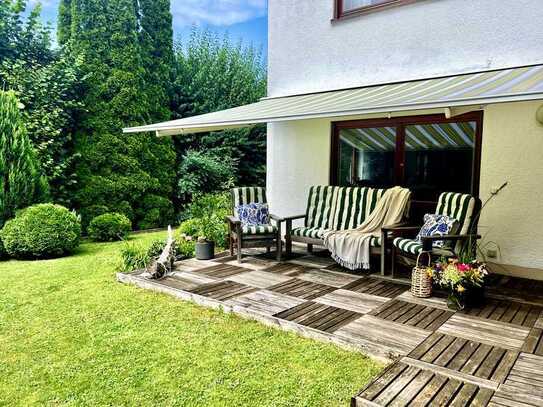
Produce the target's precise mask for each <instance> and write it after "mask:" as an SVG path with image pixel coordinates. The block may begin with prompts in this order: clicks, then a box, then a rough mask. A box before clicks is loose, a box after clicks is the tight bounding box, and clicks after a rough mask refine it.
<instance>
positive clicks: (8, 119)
mask: <svg viewBox="0 0 543 407" xmlns="http://www.w3.org/2000/svg"><path fill="white" fill-rule="evenodd" d="M21 108H22V106H21V105H20V103H19V101H18V100H17V98H16V96H15V93H14V92H12V91H8V92H5V91H0V183H1V185H0V226H1V225H3V224H4V223H5V221H6V220H8V219H9V218H11V217H12V216H13V215H14V214H15V210H16V209H20V208H24V207H26V206H29V205H31V204H33V203H35V202H38V201H40V200H42V199H44V198H45V196H46V194H47V184H46V182H45V180H44V178H43V177H41V176H40V172H39V164H38V160H37V158H36V154H35V152H34V149H33V148H32V145H31V143H30V139H29V138H28V134H27V132H26V128H25V126H24V123H23V118H22V115H21V111H20V109H21Z"/></svg>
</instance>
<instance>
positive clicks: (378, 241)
mask: <svg viewBox="0 0 543 407" xmlns="http://www.w3.org/2000/svg"><path fill="white" fill-rule="evenodd" d="M370 246H372V247H380V246H381V238H380V237H375V236H372V237H371V240H370Z"/></svg>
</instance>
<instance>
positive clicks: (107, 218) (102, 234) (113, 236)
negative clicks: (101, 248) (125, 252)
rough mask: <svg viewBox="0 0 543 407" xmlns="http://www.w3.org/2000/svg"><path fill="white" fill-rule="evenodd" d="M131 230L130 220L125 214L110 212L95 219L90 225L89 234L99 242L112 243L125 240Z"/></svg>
mask: <svg viewBox="0 0 543 407" xmlns="http://www.w3.org/2000/svg"><path fill="white" fill-rule="evenodd" d="M131 229H132V224H131V223H130V219H128V218H127V217H126V216H125V215H123V214H120V213H116V212H110V213H104V214H103V215H100V216H97V217H95V218H94V219H93V220H92V221H91V223H90V224H89V228H88V234H89V237H90V238H91V239H92V240H95V241H97V242H112V241H114V240H124V239H125V238H126V237H127V236H128V233H129V232H130V230H131Z"/></svg>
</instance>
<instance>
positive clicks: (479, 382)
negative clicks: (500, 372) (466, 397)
mask: <svg viewBox="0 0 543 407" xmlns="http://www.w3.org/2000/svg"><path fill="white" fill-rule="evenodd" d="M401 361H402V363H405V364H406V365H409V366H414V367H417V368H419V369H425V370H430V371H431V372H434V373H437V374H440V375H443V376H447V377H449V378H451V379H455V380H459V381H461V382H466V383H471V384H474V385H476V386H478V387H482V388H485V389H491V390H497V389H498V386H499V383H497V382H494V381H492V380H487V379H483V378H480V377H476V376H472V375H469V374H466V373H462V372H459V371H456V370H452V369H448V368H446V367H443V366H437V365H434V364H431V363H428V362H423V361H421V360H417V359H411V358H410V357H404V358H402V359H401Z"/></svg>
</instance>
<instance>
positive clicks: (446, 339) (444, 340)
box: [420, 335, 456, 363]
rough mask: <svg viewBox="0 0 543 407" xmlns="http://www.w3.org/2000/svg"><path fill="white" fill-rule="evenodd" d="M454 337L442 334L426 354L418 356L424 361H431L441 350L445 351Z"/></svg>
mask: <svg viewBox="0 0 543 407" xmlns="http://www.w3.org/2000/svg"><path fill="white" fill-rule="evenodd" d="M455 339H456V338H455V337H454V336H449V335H444V337H443V338H441V340H440V341H439V342H438V343H437V344H436V345H435V346H433V347H432V348H431V349H430V350H428V352H426V354H425V355H424V356H423V357H421V358H420V360H422V361H424V362H430V363H432V362H433V361H434V360H435V359H436V358H437V357H438V356H439V355H441V353H442V352H443V351H445V350H446V349H447V348H448V347H449V346H450V345H451V343H453V341H454V340H455Z"/></svg>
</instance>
